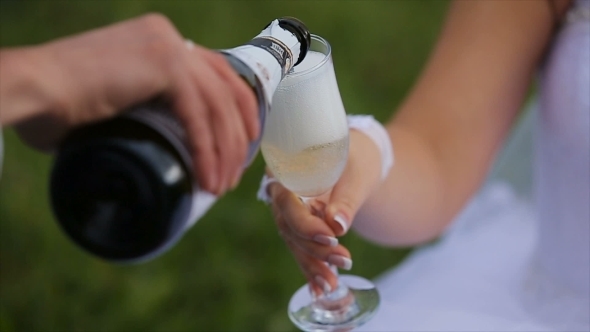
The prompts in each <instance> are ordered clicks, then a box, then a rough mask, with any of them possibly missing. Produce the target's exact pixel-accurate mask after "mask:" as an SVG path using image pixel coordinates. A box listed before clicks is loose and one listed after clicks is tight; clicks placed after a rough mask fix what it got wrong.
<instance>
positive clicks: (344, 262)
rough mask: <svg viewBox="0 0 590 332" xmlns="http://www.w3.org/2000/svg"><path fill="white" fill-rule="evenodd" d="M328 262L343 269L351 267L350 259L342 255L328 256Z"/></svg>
mask: <svg viewBox="0 0 590 332" xmlns="http://www.w3.org/2000/svg"><path fill="white" fill-rule="evenodd" d="M328 263H330V264H334V265H336V266H338V267H339V268H341V269H344V270H350V269H352V259H350V258H348V257H344V256H342V255H330V256H328Z"/></svg>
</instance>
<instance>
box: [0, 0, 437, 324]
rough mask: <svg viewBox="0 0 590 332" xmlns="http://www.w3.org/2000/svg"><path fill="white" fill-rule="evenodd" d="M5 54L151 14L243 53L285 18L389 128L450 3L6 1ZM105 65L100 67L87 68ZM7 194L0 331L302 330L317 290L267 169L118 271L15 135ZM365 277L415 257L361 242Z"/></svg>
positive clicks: (1, 208)
mask: <svg viewBox="0 0 590 332" xmlns="http://www.w3.org/2000/svg"><path fill="white" fill-rule="evenodd" d="M0 6H1V8H0V45H1V46H2V47H8V46H15V45H24V44H33V43H40V42H44V41H47V40H50V39H53V38H57V37H61V36H65V35H69V34H73V33H76V32H80V31H84V30H87V29H91V28H95V27H99V26H102V25H106V24H109V23H112V22H115V21H118V20H122V19H125V18H130V17H133V16H136V15H139V14H142V13H145V12H149V11H159V12H163V13H165V14H166V15H168V16H169V17H170V18H171V19H172V20H173V22H174V23H175V24H176V25H177V27H178V29H179V31H180V32H181V33H182V34H183V35H185V36H186V37H188V38H191V39H193V40H194V41H195V42H197V43H200V44H203V45H205V46H208V47H211V48H227V47H232V46H236V45H239V44H241V43H243V42H245V41H247V40H248V39H250V38H251V37H253V36H254V35H255V34H257V33H258V32H259V30H260V29H261V28H262V27H263V26H264V25H266V23H267V22H268V21H270V20H271V19H273V18H275V17H280V16H286V15H289V16H295V17H298V18H300V19H302V20H303V21H304V22H305V23H306V24H307V25H308V27H309V28H310V29H311V30H312V32H314V33H316V34H319V35H321V36H323V37H325V38H326V39H327V40H328V41H330V43H331V44H332V47H333V56H334V63H335V68H336V75H337V77H338V83H339V86H340V90H341V94H342V98H343V101H344V105H345V106H346V108H347V111H348V112H349V113H371V114H374V115H375V116H376V117H377V118H378V119H380V120H386V119H387V118H388V117H389V116H390V114H391V111H392V110H393V109H395V107H396V105H398V104H399V103H400V102H401V99H402V97H403V96H404V94H406V93H407V91H408V89H409V88H410V87H411V85H412V83H413V81H414V80H415V78H416V76H417V75H418V74H419V71H420V68H421V66H422V65H423V64H424V62H425V61H426V59H427V56H428V53H429V51H430V49H431V47H432V44H433V42H434V40H435V38H436V35H437V33H438V31H439V28H440V24H441V22H442V19H443V16H444V11H445V8H446V6H447V3H446V1H417V0H407V1H294V0H292V1H265V2H262V1H220V0H218V1H187V0H185V1H170V0H168V1H164V0H161V1H142V2H140V1H132V0H120V1H90V0H87V1H73V0H69V1H58V0H52V1H16V0H12V1H9V0H2V1H0ZM88 60H89V61H92V59H88ZM4 135H5V141H6V151H5V153H6V154H5V164H4V173H3V176H2V180H1V181H0V287H1V289H0V331H3V332H8V331H50V330H51V331H295V328H294V327H293V326H292V325H291V323H290V322H289V320H288V318H287V313H286V307H287V303H288V300H289V298H290V296H291V295H292V294H293V292H294V291H295V290H296V289H297V288H298V287H300V286H301V285H302V284H303V283H304V279H303V277H302V276H301V274H300V273H299V271H298V268H297V267H296V264H295V262H294V260H293V259H292V257H291V256H290V254H289V252H288V251H287V249H286V247H285V246H284V245H283V243H282V241H281V240H280V238H279V236H278V234H277V231H276V228H275V226H274V224H273V221H272V219H271V215H270V213H269V211H268V208H267V207H266V206H264V205H263V204H262V203H260V202H257V201H256V200H255V192H256V189H257V187H258V182H259V179H260V176H261V174H262V171H263V161H262V159H261V157H260V156H259V158H258V159H257V160H256V162H255V163H254V165H253V166H252V167H251V168H250V169H249V170H248V171H247V173H246V174H245V176H244V178H243V180H242V182H241V184H240V186H239V188H238V189H237V190H236V191H234V192H232V193H230V194H228V195H227V196H225V197H224V198H223V199H222V200H220V201H219V202H218V204H217V205H216V206H215V207H214V208H213V209H212V210H211V211H210V212H209V213H208V214H207V215H206V216H205V217H204V218H203V219H201V220H200V221H199V222H198V224H197V225H196V226H195V227H194V228H193V229H192V230H190V231H189V232H188V233H187V234H186V236H185V237H184V238H183V239H182V241H181V242H180V243H179V244H178V245H177V246H176V247H174V248H173V249H172V250H171V251H169V252H168V253H166V254H165V255H164V256H162V257H160V258H158V259H156V260H154V261H151V262H148V263H145V264H142V265H137V266H115V265H110V264H107V263H104V262H102V261H99V260H97V259H95V258H93V257H91V256H89V255H87V254H86V253H84V252H82V251H81V250H79V249H78V248H77V247H75V246H74V245H73V244H72V243H71V242H70V241H69V240H68V239H67V238H66V237H65V236H64V234H63V233H62V232H61V231H60V230H59V229H58V227H57V224H56V223H55V221H54V220H53V218H52V215H51V211H50V209H49V205H48V199H47V179H48V174H49V170H50V167H51V157H49V156H46V155H42V154H39V153H37V152H35V151H32V150H30V149H28V148H27V147H26V146H24V145H23V144H22V143H21V142H20V141H19V139H18V137H17V136H16V135H15V134H14V132H12V131H11V130H6V132H5V133H4ZM342 242H343V243H344V244H345V245H347V246H348V247H349V248H350V250H351V252H352V255H353V258H354V261H355V266H354V269H353V270H352V271H351V272H352V273H353V274H358V275H362V276H365V277H369V278H373V277H375V276H377V275H378V274H380V273H383V272H384V271H386V270H387V269H389V268H391V267H392V266H394V265H395V264H396V263H398V262H399V261H400V260H401V259H402V258H403V257H404V255H405V254H406V253H407V251H403V250H394V249H386V248H379V247H377V246H375V245H372V244H370V243H368V242H366V241H364V240H363V239H361V238H359V237H358V236H356V235H355V234H349V235H347V236H346V237H344V239H343V240H342Z"/></svg>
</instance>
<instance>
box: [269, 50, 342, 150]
mask: <svg viewBox="0 0 590 332" xmlns="http://www.w3.org/2000/svg"><path fill="white" fill-rule="evenodd" d="M325 58H326V55H324V54H322V53H320V52H314V51H309V52H308V53H307V55H306V57H305V59H304V60H303V61H302V62H301V63H300V64H299V65H298V66H296V67H295V70H294V72H293V73H290V74H289V75H287V76H286V77H285V78H284V79H283V81H282V82H281V84H280V85H279V87H278V88H277V91H276V92H275V94H274V97H273V101H272V108H271V112H270V114H269V116H268V118H267V120H266V124H265V128H264V137H263V140H264V141H267V142H269V143H271V144H272V145H273V146H275V147H277V148H279V149H282V150H283V151H284V152H286V153H294V152H297V151H301V150H304V149H305V148H308V147H311V146H315V145H318V144H326V143H330V142H334V141H338V140H340V139H342V138H344V137H346V136H347V135H348V124H347V122H346V112H345V110H344V105H343V104H342V99H341V97H340V92H339V90H338V83H337V82H336V75H335V73H334V67H333V64H332V59H328V61H327V62H326V63H325V64H323V65H322V66H320V67H316V68H315V69H313V71H312V72H308V73H306V74H303V75H298V73H301V72H303V71H306V70H308V69H311V68H313V67H315V66H316V65H318V64H319V63H321V62H322V61H323V60H324V59H325Z"/></svg>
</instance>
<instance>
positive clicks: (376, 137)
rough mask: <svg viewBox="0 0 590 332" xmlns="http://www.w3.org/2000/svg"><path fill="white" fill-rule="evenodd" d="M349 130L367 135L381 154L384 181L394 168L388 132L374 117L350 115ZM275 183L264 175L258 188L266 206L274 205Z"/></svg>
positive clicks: (261, 199) (260, 198)
mask: <svg viewBox="0 0 590 332" xmlns="http://www.w3.org/2000/svg"><path fill="white" fill-rule="evenodd" d="M347 119H348V128H349V129H350V130H352V129H354V130H358V131H360V132H362V133H363V134H365V135H367V137H369V138H370V139H371V140H372V141H373V143H375V145H377V148H378V149H379V152H380V153H381V180H382V181H383V180H384V179H385V178H386V177H387V174H389V170H390V169H391V167H392V166H393V160H394V158H393V147H392V145H391V139H390V138H389V135H388V134H387V130H385V127H383V125H382V124H381V123H379V121H377V120H375V118H374V117H373V116H372V115H349V116H348V117H347ZM275 182H279V181H278V180H277V179H275V178H271V177H269V176H268V175H266V174H264V176H263V177H262V181H261V182H260V188H258V193H257V198H258V200H259V201H262V202H264V203H266V204H270V203H272V200H271V199H270V196H269V195H268V187H269V186H270V185H271V184H272V183H275Z"/></svg>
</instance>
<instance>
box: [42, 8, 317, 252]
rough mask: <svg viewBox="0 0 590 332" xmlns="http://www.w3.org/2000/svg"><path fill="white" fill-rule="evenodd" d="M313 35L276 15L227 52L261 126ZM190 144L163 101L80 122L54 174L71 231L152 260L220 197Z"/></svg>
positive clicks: (55, 193)
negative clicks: (198, 175)
mask: <svg viewBox="0 0 590 332" xmlns="http://www.w3.org/2000/svg"><path fill="white" fill-rule="evenodd" d="M281 23H282V25H281ZM285 27H287V28H285ZM306 34H307V36H306ZM308 36H309V32H308V31H307V30H306V28H305V26H304V25H303V24H302V23H300V22H299V21H297V20H295V19H279V20H275V21H273V22H271V24H269V25H268V26H267V27H266V28H265V29H264V30H263V31H262V32H261V34H259V35H258V36H257V37H255V38H254V39H253V40H251V41H250V42H249V43H248V44H246V45H243V46H240V47H237V48H234V49H229V50H223V51H221V52H222V54H224V56H225V57H226V59H227V61H228V62H229V64H230V65H231V66H232V67H233V68H234V70H235V71H236V72H237V73H238V74H239V75H240V76H241V77H242V78H243V79H244V81H245V82H246V83H247V84H248V85H249V86H250V87H251V88H252V91H253V93H254V94H255V96H256V99H257V102H258V108H259V120H260V122H261V128H263V127H264V121H265V119H266V115H267V113H268V112H269V108H270V101H271V100H272V94H273V93H274V90H275V89H276V87H277V86H278V83H280V80H281V79H282V77H284V75H285V74H286V73H287V72H288V71H289V70H290V69H291V68H292V67H293V65H294V64H295V63H298V62H300V60H302V59H303V57H304V56H305V53H306V51H307V48H309V41H308V40H306V38H308ZM294 62H295V63H294ZM259 145H260V138H259V139H258V140H257V141H255V142H252V144H251V145H250V147H249V152H248V158H247V161H246V165H245V167H246V166H248V165H249V164H250V163H251V162H252V160H253V159H254V158H255V157H256V154H257V152H258V150H259ZM189 151H190V150H189V149H188V145H187V143H186V133H185V131H184V129H183V127H182V124H181V123H179V122H178V120H177V119H176V118H175V117H174V116H173V115H172V113H171V111H170V109H169V108H168V107H167V105H166V103H164V102H159V101H153V102H150V103H146V104H143V105H138V106H135V107H133V108H132V109H131V110H129V111H128V112H125V113H124V115H123V116H119V117H117V118H114V119H110V120H107V121H104V122H101V123H96V124H91V125H89V126H85V127H83V128H79V129H76V130H74V131H73V132H72V133H71V134H70V135H68V137H67V138H66V139H65V140H64V142H63V143H62V145H61V146H60V149H59V150H58V154H57V157H56V160H55V163H54V166H53V170H52V173H51V179H50V196H51V206H52V208H53V212H54V215H55V217H56V219H57V221H58V223H59V224H60V226H61V227H62V229H63V230H64V231H65V233H66V234H67V235H68V236H69V238H70V239H72V240H73V241H74V242H75V243H77V244H78V245H79V246H81V247H82V248H84V249H85V250H86V251H88V252H90V253H92V254H94V255H96V256H98V257H101V258H103V259H106V260H109V261H114V262H121V263H133V262H135V263H137V262H141V261H145V260H149V259H151V258H154V257H155V256H157V255H159V254H161V253H163V252H164V251H166V250H167V249H169V248H170V247H171V246H173V245H174V244H175V243H176V242H177V241H178V240H179V239H180V237H181V236H182V235H183V234H184V232H185V231H186V230H188V229H189V228H190V227H191V226H192V225H193V224H194V223H195V222H196V221H197V220H198V219H199V218H200V217H202V216H203V215H204V214H205V213H206V212H207V210H209V208H210V207H211V206H212V205H213V204H214V203H215V201H216V200H217V197H215V196H214V195H212V194H210V193H208V192H205V191H203V190H201V189H200V188H199V185H198V183H197V182H196V181H195V176H194V174H193V173H192V169H193V167H192V165H191V157H190V152H189Z"/></svg>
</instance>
